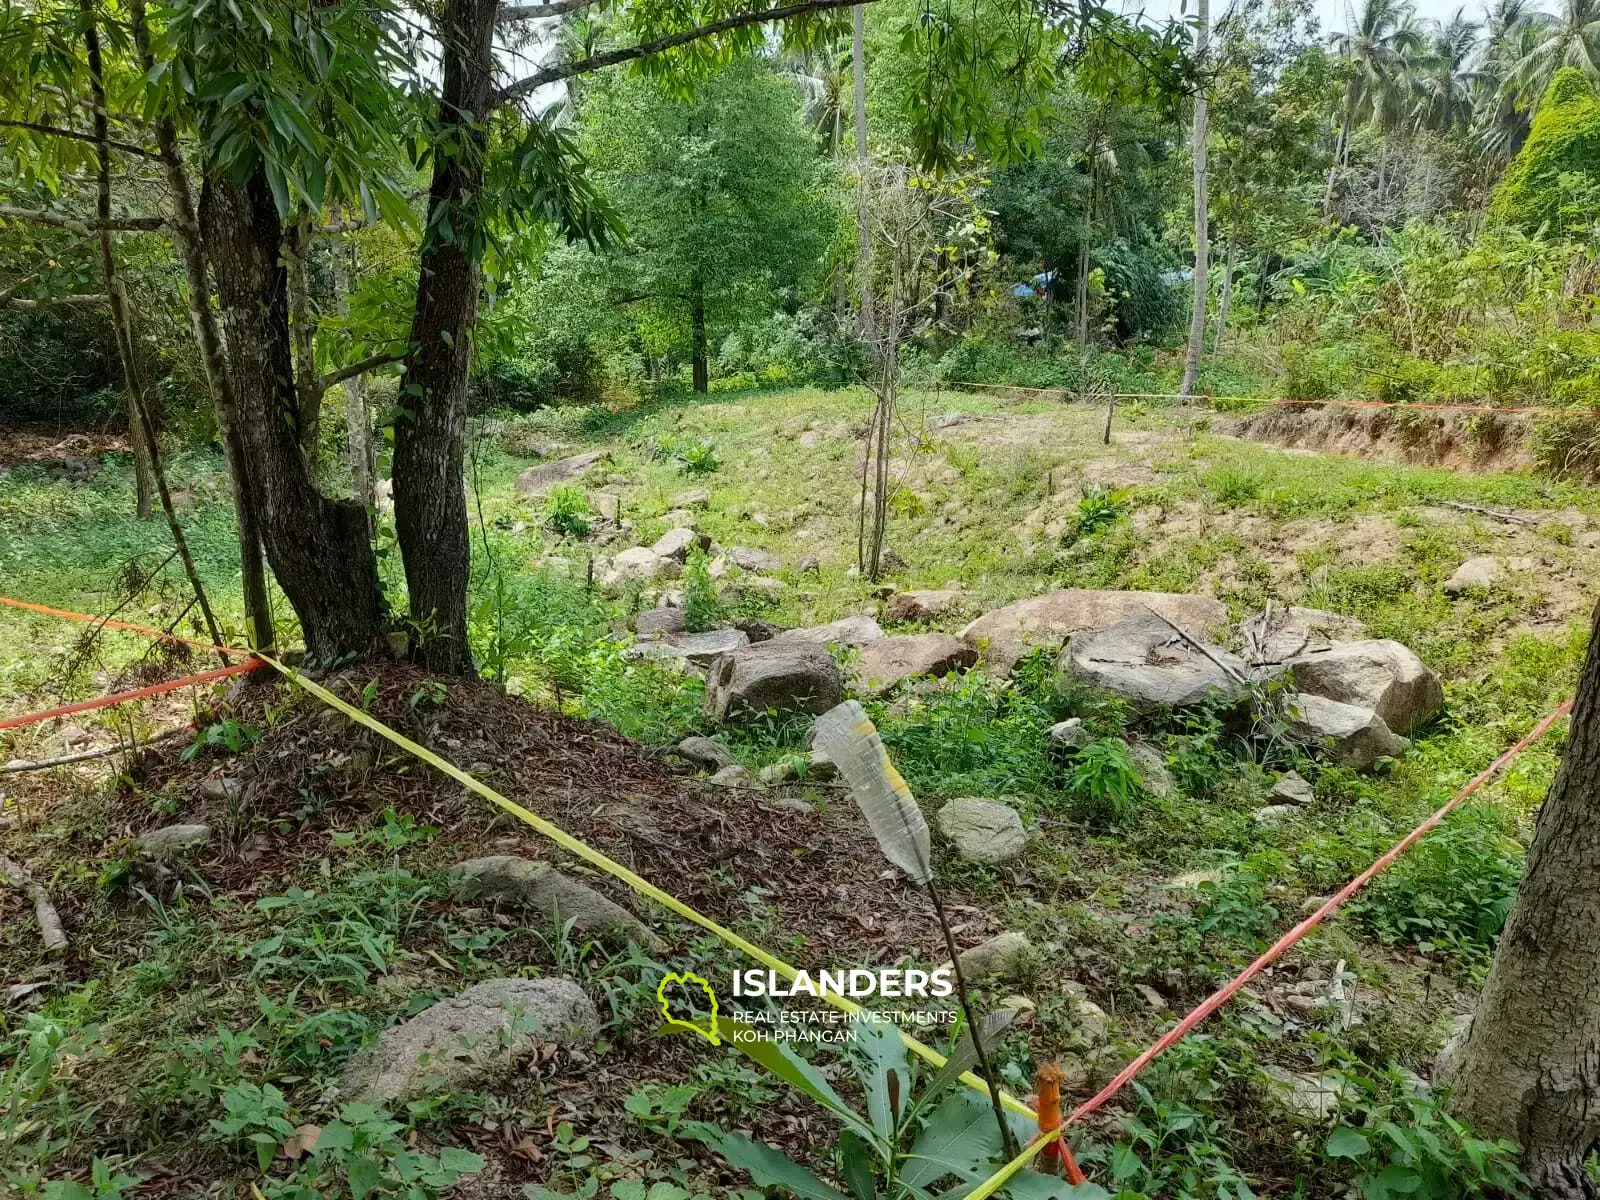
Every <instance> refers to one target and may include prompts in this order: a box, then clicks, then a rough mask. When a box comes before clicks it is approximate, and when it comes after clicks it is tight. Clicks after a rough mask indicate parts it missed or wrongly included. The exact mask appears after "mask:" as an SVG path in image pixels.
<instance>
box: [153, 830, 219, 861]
mask: <svg viewBox="0 0 1600 1200" xmlns="http://www.w3.org/2000/svg"><path fill="white" fill-rule="evenodd" d="M210 840H211V826H209V825H202V824H198V823H196V824H193V825H164V826H162V827H161V828H160V829H152V830H151V831H150V832H149V833H145V834H141V835H140V837H139V840H138V842H137V843H136V845H137V847H138V850H139V853H140V854H141V855H143V856H144V857H145V858H182V857H184V856H185V855H187V854H189V853H190V852H191V851H193V850H198V849H199V848H200V847H201V846H204V845H205V844H206V843H207V842H209V841H210Z"/></svg>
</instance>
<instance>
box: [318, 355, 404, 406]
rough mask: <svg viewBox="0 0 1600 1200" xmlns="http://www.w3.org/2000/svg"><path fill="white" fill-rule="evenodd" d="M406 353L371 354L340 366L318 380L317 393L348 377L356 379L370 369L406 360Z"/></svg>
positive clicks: (321, 392)
mask: <svg viewBox="0 0 1600 1200" xmlns="http://www.w3.org/2000/svg"><path fill="white" fill-rule="evenodd" d="M405 357H406V356H405V355H404V354H392V353H385V354H370V355H368V356H367V357H366V358H363V359H360V360H359V361H357V362H353V363H350V364H349V365H348V366H343V367H340V368H339V369H338V370H337V371H333V372H330V373H329V374H327V375H324V376H323V377H322V378H321V379H319V380H317V385H316V386H317V395H319V396H320V395H322V394H323V393H324V392H326V391H327V390H328V389H329V388H331V387H333V386H334V385H335V384H340V383H343V382H344V381H345V380H347V379H354V378H355V377H356V376H357V375H365V374H366V373H367V372H368V371H376V370H377V369H378V368H379V367H386V366H388V365H389V364H390V363H397V362H404V361H405Z"/></svg>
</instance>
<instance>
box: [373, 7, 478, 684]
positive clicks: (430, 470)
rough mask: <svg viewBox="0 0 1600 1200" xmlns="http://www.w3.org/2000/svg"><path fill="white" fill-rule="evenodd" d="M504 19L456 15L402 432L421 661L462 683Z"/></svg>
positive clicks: (398, 496) (445, 38)
mask: <svg viewBox="0 0 1600 1200" xmlns="http://www.w3.org/2000/svg"><path fill="white" fill-rule="evenodd" d="M495 8H496V0H448V3H446V5H445V11H444V17H443V21H442V24H441V27H440V43H441V48H442V54H443V59H444V89H443V93H442V95H441V99H440V104H439V124H440V131H439V135H438V137H437V139H436V140H435V143H434V146H435V148H434V156H433V183H432V185H431V187H430V189H429V193H428V227H427V232H426V233H425V235H424V238H423V246H422V256H421V271H420V274H419V277H418V285H417V309H416V313H415V314H414V315H413V317H412V322H411V338H410V341H409V343H408V344H407V346H406V360H405V374H404V375H403V376H402V377H401V381H400V404H399V408H400V415H399V417H398V419H397V421H396V424H395V447H394V507H395V529H396V532H397V533H398V534H399V539H400V553H401V557H402V558H403V560H404V562H405V570H406V587H407V589H408V591H409V592H410V596H411V620H412V623H413V626H414V631H415V633H416V635H417V636H418V642H419V644H418V645H417V647H416V649H415V654H416V657H418V658H419V659H420V661H422V662H423V663H424V664H426V665H427V666H428V667H429V668H431V669H433V670H435V671H443V672H447V673H449V674H454V675H467V674H471V673H472V670H473V666H472V648H471V646H470V645H469V644H468V640H467V575H468V572H469V570H470V568H471V549H470V546H469V541H468V535H467V500H466V492H465V479H466V477H465V475H464V473H463V467H464V463H465V456H466V428H467V397H466V389H467V372H468V369H469V368H470V367H471V365H472V331H473V325H474V323H475V321H476V319H477V313H478V286H479V272H478V251H479V247H478V244H477V243H478V242H479V240H480V239H481V237H482V236H483V215H482V214H481V212H479V208H478V206H479V205H481V204H482V203H483V199H482V192H483V181H484V155H485V152H486V149H487V144H488V130H487V126H486V124H485V122H486V120H487V114H488V109H489V94H490V85H491V82H492V79H493V73H494V55H493V38H494V25H495Z"/></svg>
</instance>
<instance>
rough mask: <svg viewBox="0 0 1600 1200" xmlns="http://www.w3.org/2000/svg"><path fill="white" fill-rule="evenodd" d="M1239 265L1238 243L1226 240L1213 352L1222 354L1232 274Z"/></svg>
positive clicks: (1233, 240) (1233, 239)
mask: <svg viewBox="0 0 1600 1200" xmlns="http://www.w3.org/2000/svg"><path fill="white" fill-rule="evenodd" d="M1238 264H1239V242H1238V239H1237V238H1232V237H1230V238H1229V239H1228V255H1227V257H1226V258H1225V259H1224V260H1223V265H1222V299H1221V301H1220V302H1219V303H1218V304H1217V340H1216V345H1215V348H1214V352H1215V353H1217V354H1220V353H1222V343H1223V342H1224V341H1225V340H1226V339H1227V336H1228V315H1229V312H1230V310H1231V309H1232V308H1233V272H1234V268H1235V267H1237V266H1238Z"/></svg>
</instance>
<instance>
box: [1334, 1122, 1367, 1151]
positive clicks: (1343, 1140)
mask: <svg viewBox="0 0 1600 1200" xmlns="http://www.w3.org/2000/svg"><path fill="white" fill-rule="evenodd" d="M1371 1148H1372V1146H1371V1143H1369V1142H1368V1141H1367V1138H1366V1135H1365V1134H1363V1133H1362V1132H1361V1131H1360V1130H1358V1129H1351V1128H1350V1127H1349V1126H1344V1127H1342V1128H1339V1129H1335V1130H1334V1131H1333V1134H1332V1136H1330V1137H1329V1138H1328V1145H1327V1147H1326V1150H1325V1153H1326V1154H1327V1156H1328V1157H1329V1158H1361V1157H1363V1156H1364V1155H1365V1154H1366V1153H1367V1151H1368V1150H1370V1149H1371Z"/></svg>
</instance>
